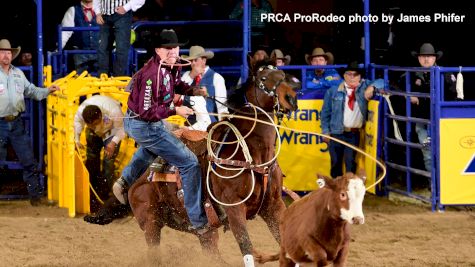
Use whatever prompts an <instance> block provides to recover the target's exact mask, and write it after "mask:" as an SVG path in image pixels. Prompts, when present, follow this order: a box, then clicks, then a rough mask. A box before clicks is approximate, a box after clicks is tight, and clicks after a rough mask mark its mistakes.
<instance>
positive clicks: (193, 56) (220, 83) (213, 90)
mask: <svg viewBox="0 0 475 267" xmlns="http://www.w3.org/2000/svg"><path fill="white" fill-rule="evenodd" d="M213 57H214V53H213V52H212V51H205V49H204V48H203V47H201V46H198V45H196V46H192V47H191V48H190V54H189V55H183V58H185V59H188V60H190V61H191V71H187V72H185V73H183V76H182V80H183V81H184V82H185V83H187V84H189V85H192V86H199V87H201V88H203V89H205V90H206V91H207V94H208V95H207V97H206V109H207V110H208V112H210V113H218V114H222V113H229V111H228V108H227V107H226V106H225V105H224V103H226V101H227V91H226V84H225V82H224V78H223V76H221V75H220V74H219V73H217V72H215V71H214V70H213V69H211V68H210V67H209V66H208V65H207V64H206V63H207V61H208V60H209V59H212V58H213ZM210 118H211V122H212V123H213V122H216V121H220V120H221V119H222V118H221V117H220V116H219V115H218V116H215V115H210Z"/></svg>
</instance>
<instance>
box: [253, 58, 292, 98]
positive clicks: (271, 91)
mask: <svg viewBox="0 0 475 267" xmlns="http://www.w3.org/2000/svg"><path fill="white" fill-rule="evenodd" d="M264 70H278V69H277V67H275V66H272V65H267V66H261V67H259V69H258V70H257V75H256V76H254V77H253V79H254V80H255V82H256V86H257V88H259V89H261V90H263V91H264V92H265V93H266V94H267V95H269V96H274V97H275V96H276V94H275V92H276V90H277V87H279V85H280V84H281V83H282V82H283V81H284V80H285V73H284V77H283V78H282V79H280V80H278V81H277V82H276V83H275V84H274V86H272V88H270V89H269V88H267V87H266V85H265V81H266V80H267V76H268V75H267V76H262V77H260V78H258V77H257V76H258V75H259V73H260V72H262V71H264Z"/></svg>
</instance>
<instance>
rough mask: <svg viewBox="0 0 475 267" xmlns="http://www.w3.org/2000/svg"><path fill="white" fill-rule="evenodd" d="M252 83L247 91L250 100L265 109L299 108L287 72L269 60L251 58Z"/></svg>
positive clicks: (284, 111)
mask: <svg viewBox="0 0 475 267" xmlns="http://www.w3.org/2000/svg"><path fill="white" fill-rule="evenodd" d="M249 66H250V70H251V75H252V76H251V77H250V78H251V79H252V85H253V86H251V88H248V90H247V91H246V96H247V99H248V101H249V102H251V103H253V104H254V105H256V106H259V107H261V108H263V109H264V110H267V111H271V110H274V111H276V112H277V113H284V114H285V113H290V112H292V111H295V110H296V109H297V93H296V92H295V90H294V89H293V87H292V86H290V85H289V84H288V83H287V81H286V79H285V73H284V72H283V71H281V70H278V69H277V68H276V67H275V65H274V62H272V61H269V60H263V61H257V62H254V61H253V60H252V59H251V60H250V64H249Z"/></svg>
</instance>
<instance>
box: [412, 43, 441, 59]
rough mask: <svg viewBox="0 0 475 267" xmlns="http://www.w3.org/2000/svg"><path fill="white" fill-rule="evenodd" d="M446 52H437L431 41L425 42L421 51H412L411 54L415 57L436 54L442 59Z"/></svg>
mask: <svg viewBox="0 0 475 267" xmlns="http://www.w3.org/2000/svg"><path fill="white" fill-rule="evenodd" d="M443 54H444V53H442V51H437V52H435V49H434V46H433V45H432V44H431V43H425V44H423V45H422V46H421V48H419V53H417V52H416V51H412V52H411V55H412V56H413V57H418V56H423V55H426V56H436V57H437V59H440V58H441V57H442V55H443Z"/></svg>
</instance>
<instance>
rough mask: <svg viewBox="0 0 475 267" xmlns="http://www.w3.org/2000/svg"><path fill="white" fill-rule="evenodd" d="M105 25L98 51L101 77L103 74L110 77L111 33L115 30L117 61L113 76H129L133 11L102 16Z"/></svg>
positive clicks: (100, 35)
mask: <svg viewBox="0 0 475 267" xmlns="http://www.w3.org/2000/svg"><path fill="white" fill-rule="evenodd" d="M102 18H103V19H104V24H102V25H100V28H99V45H98V49H97V61H98V62H99V70H98V72H99V75H100V74H102V73H105V74H108V75H109V60H110V51H109V48H110V47H112V44H109V39H110V36H111V31H112V30H114V32H113V34H114V36H115V48H116V60H115V62H114V64H113V66H114V67H113V72H112V75H113V76H125V75H127V68H128V61H129V49H130V31H131V27H132V11H129V12H127V13H125V14H124V15H119V14H117V13H114V14H112V15H104V16H102Z"/></svg>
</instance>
